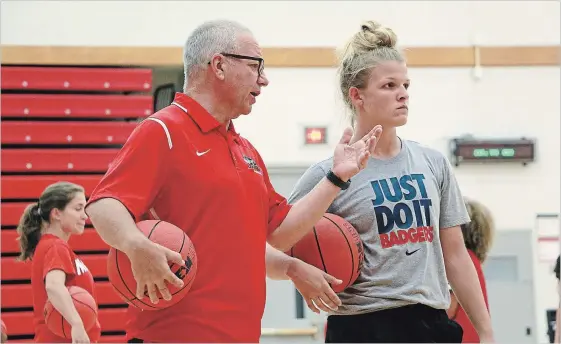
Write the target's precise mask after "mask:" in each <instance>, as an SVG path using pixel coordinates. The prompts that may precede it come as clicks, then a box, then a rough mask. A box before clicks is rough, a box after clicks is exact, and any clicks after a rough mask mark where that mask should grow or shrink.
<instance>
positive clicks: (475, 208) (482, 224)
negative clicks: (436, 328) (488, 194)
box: [447, 199, 495, 343]
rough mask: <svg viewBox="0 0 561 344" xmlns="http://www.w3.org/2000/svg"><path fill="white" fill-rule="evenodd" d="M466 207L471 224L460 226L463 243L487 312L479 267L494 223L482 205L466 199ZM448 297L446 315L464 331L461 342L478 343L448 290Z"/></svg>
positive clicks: (491, 235)
mask: <svg viewBox="0 0 561 344" xmlns="http://www.w3.org/2000/svg"><path fill="white" fill-rule="evenodd" d="M466 207H467V210H468V213H469V216H470V219H471V222H470V223H468V224H465V225H462V226H461V227H462V232H463V235H464V243H465V245H466V248H467V250H468V253H469V256H470V257H471V260H472V262H473V265H474V266H475V270H476V271H477V276H478V278H479V284H480V285H481V290H482V292H483V298H484V299H485V304H486V305H487V310H489V301H488V299H487V287H486V283H485V276H484V275H483V269H482V268H481V265H482V264H483V263H484V262H485V259H486V258H487V254H488V253H489V250H490V249H491V246H492V244H493V237H494V233H495V223H494V220H493V216H492V215H491V212H490V211H489V209H487V207H485V206H484V205H483V204H481V203H479V202H477V201H474V200H470V199H467V200H466ZM450 296H451V298H452V302H451V303H450V308H449V309H448V311H447V313H448V316H449V317H450V318H451V319H453V320H455V321H456V322H457V323H458V324H460V326H461V327H462V329H463V330H464V336H463V340H462V342H463V343H479V336H478V335H477V331H475V328H474V327H473V324H472V323H471V321H470V320H469V318H468V316H467V314H466V312H465V311H464V309H463V308H462V306H461V305H460V304H459V303H458V301H457V299H456V297H455V296H454V293H453V292H452V290H450Z"/></svg>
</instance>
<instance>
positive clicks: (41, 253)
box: [17, 182, 101, 343]
mask: <svg viewBox="0 0 561 344" xmlns="http://www.w3.org/2000/svg"><path fill="white" fill-rule="evenodd" d="M85 205H86V196H85V194H84V189H83V188H82V187H81V186H79V185H76V184H72V183H68V182H59V183H55V184H52V185H49V186H48V187H47V188H46V189H45V190H44V191H43V193H42V194H41V197H40V198H39V202H37V203H35V204H31V205H29V206H28V207H27V208H26V209H25V211H24V213H23V215H22V217H21V219H20V223H19V225H18V228H17V231H18V234H19V238H18V240H19V243H20V247H21V254H20V256H19V259H20V260H21V261H26V260H28V259H30V260H32V269H31V270H32V272H31V286H32V292H33V311H34V320H33V322H34V326H35V342H41V343H45V342H48V343H55V342H56V343H64V342H70V341H71V340H70V339H66V338H62V337H59V336H57V335H55V334H54V333H53V332H51V331H50V330H49V329H48V328H47V325H46V324H45V318H44V316H43V309H44V307H45V303H46V302H47V300H50V301H51V303H52V305H53V306H54V308H55V309H57V310H58V311H59V312H60V313H61V314H62V316H63V317H64V318H65V319H66V321H68V323H69V324H70V325H71V328H72V330H71V333H69V334H67V337H69V338H72V342H73V343H89V342H90V341H92V342H96V341H97V340H99V336H100V333H101V331H100V327H99V323H97V322H96V325H95V326H94V327H93V328H92V329H91V330H90V331H89V332H86V329H85V328H84V324H83V322H82V319H81V318H80V315H79V314H78V311H77V310H76V308H75V307H74V303H73V301H72V298H71V296H70V293H69V292H68V289H67V287H69V286H78V287H81V288H83V289H85V290H87V291H88V292H89V293H90V294H91V295H92V296H93V297H94V299H95V293H94V280H93V277H92V274H91V273H90V271H89V270H88V269H87V267H86V266H85V264H84V263H83V262H82V261H80V259H79V258H78V257H77V256H76V254H74V252H73V251H72V250H71V249H70V246H69V245H68V239H69V238H70V236H71V235H72V234H75V235H80V234H82V233H83V232H84V225H85V223H86V219H87V215H86V213H85V212H84V206H85Z"/></svg>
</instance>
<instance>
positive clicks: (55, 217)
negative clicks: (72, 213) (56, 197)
mask: <svg viewBox="0 0 561 344" xmlns="http://www.w3.org/2000/svg"><path fill="white" fill-rule="evenodd" d="M61 217H62V212H61V211H60V209H57V208H53V209H52V210H51V215H50V218H51V219H52V220H55V221H60V218H61Z"/></svg>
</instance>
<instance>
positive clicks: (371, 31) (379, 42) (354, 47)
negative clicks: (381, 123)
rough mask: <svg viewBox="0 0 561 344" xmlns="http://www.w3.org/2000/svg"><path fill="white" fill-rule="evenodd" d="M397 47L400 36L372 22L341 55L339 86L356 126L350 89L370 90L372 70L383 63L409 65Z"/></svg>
mask: <svg viewBox="0 0 561 344" xmlns="http://www.w3.org/2000/svg"><path fill="white" fill-rule="evenodd" d="M396 44H397V35H396V34H395V33H394V32H393V30H392V29H390V28H388V27H384V26H382V25H381V24H380V23H378V22H375V21H372V20H370V21H367V22H365V23H363V24H362V25H361V27H360V30H359V31H358V32H357V33H355V34H354V35H353V36H352V37H351V39H350V40H349V41H348V42H347V43H346V44H345V46H344V48H343V49H342V50H341V51H340V52H339V70H338V74H339V85H340V90H341V94H342V96H343V100H344V101H345V104H346V105H347V106H348V107H349V108H350V110H351V111H352V113H353V116H352V117H351V122H353V124H354V115H355V113H354V108H353V105H352V102H351V98H350V96H349V89H350V88H351V87H356V88H358V89H363V88H366V86H367V85H368V79H369V77H370V72H371V70H372V68H374V67H376V66H377V65H378V64H380V62H383V61H405V58H404V56H403V54H402V53H401V52H400V51H399V50H398V49H397V48H396Z"/></svg>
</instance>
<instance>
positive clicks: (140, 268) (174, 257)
mask: <svg viewBox="0 0 561 344" xmlns="http://www.w3.org/2000/svg"><path fill="white" fill-rule="evenodd" d="M124 253H125V254H126V255H127V256H128V258H129V260H130V262H131V267H132V273H133V275H134V278H135V279H136V297H137V298H138V299H142V298H144V296H146V295H148V297H149V298H150V301H152V303H153V304H156V303H158V301H159V296H158V294H157V293H156V291H157V290H158V291H159V292H160V294H161V295H162V297H163V298H164V300H166V301H169V300H171V293H170V291H169V289H168V287H167V283H166V282H168V283H171V284H172V285H174V286H175V287H177V288H181V287H182V286H183V281H182V280H181V279H179V278H178V277H177V276H175V274H174V273H173V272H172V271H171V269H170V267H169V262H171V263H175V264H177V265H179V266H185V262H184V261H183V258H182V257H181V255H180V254H179V253H178V252H175V251H172V250H170V249H168V248H166V247H164V246H161V245H158V244H156V243H154V242H152V241H150V240H149V239H148V238H146V239H145V240H139V241H137V242H135V243H134V244H131V245H130V248H127V249H126V251H125V252H124Z"/></svg>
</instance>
